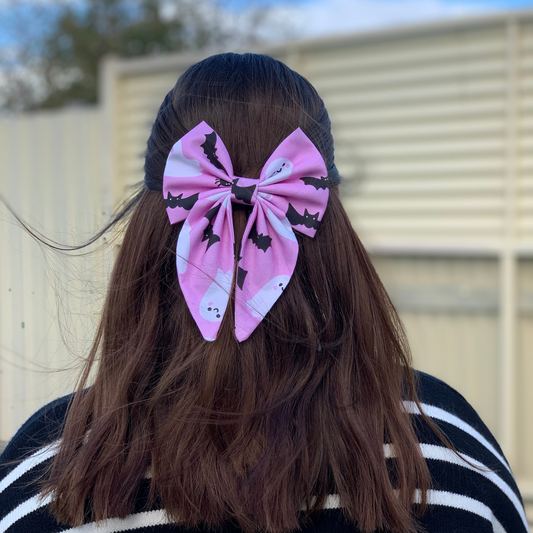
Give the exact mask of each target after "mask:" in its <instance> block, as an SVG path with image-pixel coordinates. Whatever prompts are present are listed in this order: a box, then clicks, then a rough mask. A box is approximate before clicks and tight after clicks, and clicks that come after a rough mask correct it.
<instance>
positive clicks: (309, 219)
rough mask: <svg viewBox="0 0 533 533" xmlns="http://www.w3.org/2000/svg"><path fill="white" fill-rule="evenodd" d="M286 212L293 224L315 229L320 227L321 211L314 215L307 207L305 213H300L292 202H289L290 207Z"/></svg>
mask: <svg viewBox="0 0 533 533" xmlns="http://www.w3.org/2000/svg"><path fill="white" fill-rule="evenodd" d="M286 214H287V218H288V220H289V222H290V223H291V224H292V225H293V226H299V225H303V226H305V227H306V228H314V229H318V226H320V221H319V220H318V215H319V213H315V214H314V215H312V214H311V213H309V211H307V209H306V210H305V212H304V214H303V215H300V213H298V211H296V209H294V207H293V206H292V204H290V203H289V209H287V213H286Z"/></svg>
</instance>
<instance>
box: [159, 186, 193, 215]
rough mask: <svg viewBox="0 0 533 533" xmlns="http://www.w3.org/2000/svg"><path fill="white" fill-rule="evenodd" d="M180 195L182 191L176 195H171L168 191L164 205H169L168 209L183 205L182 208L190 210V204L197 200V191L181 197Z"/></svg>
mask: <svg viewBox="0 0 533 533" xmlns="http://www.w3.org/2000/svg"><path fill="white" fill-rule="evenodd" d="M182 196H183V193H181V194H178V196H172V195H171V194H170V191H169V192H168V193H167V198H166V200H165V207H170V209H174V208H175V207H183V209H187V211H190V210H191V209H192V206H193V205H194V204H195V203H196V202H197V201H198V193H196V194H193V195H192V196H188V197H187V198H182Z"/></svg>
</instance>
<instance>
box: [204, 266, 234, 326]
mask: <svg viewBox="0 0 533 533" xmlns="http://www.w3.org/2000/svg"><path fill="white" fill-rule="evenodd" d="M232 278H233V272H232V271H231V270H228V271H227V272H226V273H224V272H223V271H222V270H220V269H218V271H217V275H216V277H215V280H214V281H213V283H211V285H210V286H209V288H208V289H207V291H206V293H205V294H204V296H203V298H202V300H201V302H200V315H201V316H202V318H204V319H205V320H207V321H209V322H221V321H222V317H223V316H224V313H225V311H226V306H227V305H228V295H229V291H230V289H231V280H232Z"/></svg>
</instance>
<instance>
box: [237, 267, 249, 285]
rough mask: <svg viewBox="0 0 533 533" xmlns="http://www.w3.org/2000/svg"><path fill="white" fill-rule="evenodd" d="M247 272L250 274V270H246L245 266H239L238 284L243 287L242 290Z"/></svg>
mask: <svg viewBox="0 0 533 533" xmlns="http://www.w3.org/2000/svg"><path fill="white" fill-rule="evenodd" d="M246 274H248V270H244V268H241V267H237V285H238V287H239V289H241V291H242V288H243V285H244V280H245V278H246Z"/></svg>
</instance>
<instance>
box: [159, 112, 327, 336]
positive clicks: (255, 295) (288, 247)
mask: <svg viewBox="0 0 533 533" xmlns="http://www.w3.org/2000/svg"><path fill="white" fill-rule="evenodd" d="M328 194H329V182H328V177H327V170H326V165H325V163H324V160H323V158H322V157H321V155H320V153H319V152H318V150H317V149H316V147H315V146H314V145H313V143H312V142H311V141H310V140H309V139H308V137H307V136H306V135H305V134H304V133H303V132H302V130H300V129H299V128H298V129H297V130H295V131H294V132H293V133H291V135H289V136H288V137H287V138H286V139H285V140H284V141H282V143H281V144H280V145H279V146H278V147H277V148H276V150H274V153H273V154H272V155H271V156H270V157H269V159H268V160H267V162H266V163H265V165H264V167H263V169H262V171H261V174H260V177H259V180H256V179H251V178H245V177H240V176H234V175H233V166H232V164H231V159H230V157H229V154H228V152H227V150H226V147H225V146H224V143H223V142H222V140H221V139H220V138H219V137H218V135H217V134H216V132H215V131H214V130H213V129H212V128H211V127H210V126H208V125H207V124H206V123H205V122H202V123H200V124H198V126H196V127H195V128H193V129H192V130H191V131H189V132H188V133H187V134H186V135H185V136H183V137H182V138H181V139H180V140H179V141H178V142H176V144H175V145H174V147H173V148H172V150H171V152H170V154H169V156H168V159H167V164H166V167H165V172H164V177H163V196H164V200H165V206H166V208H167V213H168V216H169V220H170V222H171V223H172V224H173V223H176V222H181V221H184V222H183V226H182V229H181V231H180V235H179V238H178V243H177V248H176V266H177V271H178V279H179V283H180V286H181V289H182V292H183V295H184V297H185V300H186V302H187V305H188V307H189V310H190V312H191V314H192V315H193V317H194V319H195V322H196V324H197V325H198V327H199V329H200V331H201V333H202V335H203V337H204V338H205V339H206V340H214V339H215V338H216V335H217V333H218V330H219V328H220V323H221V321H222V319H223V316H224V313H225V310H226V307H227V303H228V300H229V294H230V290H231V287H232V284H233V282H234V285H235V334H236V336H237V339H238V340H239V341H244V340H246V339H247V338H248V337H249V336H250V334H251V333H252V332H253V331H254V329H255V328H256V327H257V325H258V324H259V323H260V322H261V320H262V319H263V318H264V316H265V315H266V314H267V313H268V311H269V310H270V308H271V307H272V305H274V303H275V302H276V301H277V300H278V298H279V297H280V295H281V294H282V292H283V291H284V290H285V288H286V287H287V284H288V283H289V280H290V278H291V276H292V274H293V272H294V267H295V265H296V259H297V257H298V241H297V239H296V236H295V234H294V231H293V230H296V231H298V232H300V233H303V234H305V235H307V236H309V237H314V235H315V233H316V231H317V229H318V227H319V224H320V220H322V217H323V215H324V211H325V209H326V206H327V202H328ZM232 202H233V203H241V204H245V205H250V206H253V209H252V212H251V214H250V216H249V218H248V222H247V225H246V228H245V231H244V235H243V239H242V242H241V243H239V246H238V247H235V242H234V241H235V236H234V231H233V217H232V208H231V203H232ZM236 248H237V249H238V255H237V257H235V249H236ZM234 270H236V272H234Z"/></svg>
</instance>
